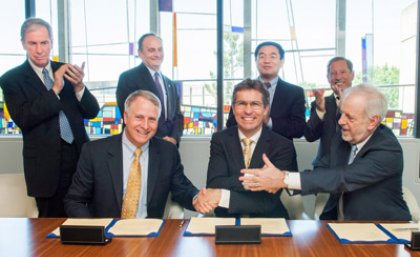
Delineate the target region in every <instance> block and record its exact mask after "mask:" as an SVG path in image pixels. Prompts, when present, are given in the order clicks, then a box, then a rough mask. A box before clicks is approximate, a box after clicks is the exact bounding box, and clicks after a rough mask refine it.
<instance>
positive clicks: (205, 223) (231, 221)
mask: <svg viewBox="0 0 420 257" xmlns="http://www.w3.org/2000/svg"><path fill="white" fill-rule="evenodd" d="M218 225H235V218H196V217H192V218H191V219H190V223H189V224H188V227H187V230H186V231H185V232H186V233H191V234H192V235H195V234H205V235H214V234H216V226H218Z"/></svg>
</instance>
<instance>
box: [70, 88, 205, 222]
mask: <svg viewBox="0 0 420 257" xmlns="http://www.w3.org/2000/svg"><path fill="white" fill-rule="evenodd" d="M160 112H161V106H160V101H159V99H158V98H157V96H155V95H154V94H153V93H151V92H150V91H146V90H138V91H135V92H133V93H132V94H130V96H129V97H128V98H127V100H126V103H125V112H124V122H125V125H126V126H125V129H124V131H123V133H122V134H120V135H116V136H112V137H108V138H104V139H100V140H96V141H92V142H89V143H87V144H85V146H84V147H83V149H82V153H81V156H80V160H79V163H78V166H77V171H76V173H75V175H74V178H73V183H72V185H71V186H70V189H69V191H68V194H67V196H66V198H65V207H66V212H67V214H68V215H69V216H70V217H113V218H120V217H122V218H146V217H148V218H162V217H163V213H164V210H165V203H166V200H167V197H168V195H169V192H171V193H172V200H174V201H176V202H178V203H180V204H181V205H182V206H183V207H185V208H188V209H191V210H197V211H200V212H208V211H210V210H211V209H212V208H210V209H208V210H207V209H206V207H202V206H205V205H206V204H205V203H204V204H203V205H201V203H200V195H197V194H198V190H197V189H196V188H195V187H194V186H193V184H192V183H191V182H190V181H189V180H188V178H187V177H186V176H185V175H184V171H183V166H182V164H181V161H180V157H179V153H178V149H177V148H176V146H175V145H173V144H171V143H169V142H167V141H165V140H162V139H160V138H157V137H154V135H155V133H156V131H157V127H158V120H159V115H160ZM137 150H141V154H140V157H137V158H139V159H136V158H135V157H134V154H135V153H136V151H137ZM130 163H131V165H140V166H139V170H135V171H134V173H136V174H137V175H138V176H139V177H138V180H139V181H137V183H138V185H137V186H136V187H135V188H134V190H137V192H136V193H137V198H136V199H135V200H131V201H132V203H134V204H135V207H134V209H135V211H134V213H133V216H132V217H130V216H124V215H122V210H123V209H124V208H123V206H124V205H125V204H127V203H128V202H130V200H129V199H128V198H127V196H128V195H129V194H132V193H133V192H132V190H131V189H130V185H131V184H133V183H135V182H133V180H132V179H131V176H132V175H133V174H132V166H130ZM136 174H134V175H136ZM129 192H130V193H129ZM196 195H197V197H195V196H196ZM193 199H194V200H193ZM206 206H209V205H206Z"/></svg>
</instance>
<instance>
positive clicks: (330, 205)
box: [301, 124, 411, 220]
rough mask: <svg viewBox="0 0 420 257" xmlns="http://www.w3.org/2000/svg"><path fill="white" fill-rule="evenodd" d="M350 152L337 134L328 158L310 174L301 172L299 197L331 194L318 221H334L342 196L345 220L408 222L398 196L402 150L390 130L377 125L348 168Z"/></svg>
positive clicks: (400, 193) (401, 196) (339, 134)
mask: <svg viewBox="0 0 420 257" xmlns="http://www.w3.org/2000/svg"><path fill="white" fill-rule="evenodd" d="M350 150H351V145H350V144H349V143H347V142H345V141H343V140H342V139H341V132H337V133H336V136H335V137H334V140H333V142H332V145H331V152H330V155H328V156H326V157H325V158H323V159H322V160H321V162H320V166H318V167H315V169H314V170H313V171H305V172H303V173H301V185H302V194H313V193H317V192H330V193H331V195H330V198H329V199H328V202H327V204H326V206H325V208H324V211H323V213H322V215H321V219H328V220H333V219H337V205H338V200H339V198H340V195H341V193H343V211H344V218H345V219H346V220H410V219H411V215H410V213H409V211H408V208H407V204H406V203H405V201H404V199H403V195H402V172H403V154H402V149H401V146H400V144H399V142H398V140H397V138H396V137H395V135H394V134H393V133H392V131H391V130H390V129H389V128H387V127H385V126H384V125H382V124H381V125H379V127H378V128H377V129H376V130H375V132H374V133H373V134H372V137H371V138H370V139H369V140H368V141H367V142H366V144H365V145H364V146H363V148H362V149H361V150H360V151H359V152H358V153H357V155H356V158H355V159H354V161H353V163H352V164H350V165H348V164H347V163H348V160H349V156H350Z"/></svg>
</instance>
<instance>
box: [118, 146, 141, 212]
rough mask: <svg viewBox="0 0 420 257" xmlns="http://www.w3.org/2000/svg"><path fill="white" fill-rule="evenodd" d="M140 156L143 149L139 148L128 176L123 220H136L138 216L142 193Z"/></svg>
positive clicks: (135, 152)
mask: <svg viewBox="0 0 420 257" xmlns="http://www.w3.org/2000/svg"><path fill="white" fill-rule="evenodd" d="M140 155H141V148H137V149H136V150H135V151H134V160H133V162H132V163H131V166H130V173H129V174H128V182H127V190H126V192H125V196H124V201H123V205H122V209H121V218H122V219H134V218H136V215H137V209H138V206H139V198H140V192H141V165H140V162H139V159H140Z"/></svg>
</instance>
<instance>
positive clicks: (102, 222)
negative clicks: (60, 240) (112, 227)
mask: <svg viewBox="0 0 420 257" xmlns="http://www.w3.org/2000/svg"><path fill="white" fill-rule="evenodd" d="M111 221H112V219H67V220H66V221H64V223H63V224H61V225H69V226H104V227H105V228H106V227H107V226H108V225H109V224H110V223H111ZM61 225H60V226H61ZM60 226H59V227H58V228H56V229H54V231H53V232H51V233H50V234H49V235H48V237H54V236H55V237H60Z"/></svg>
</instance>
